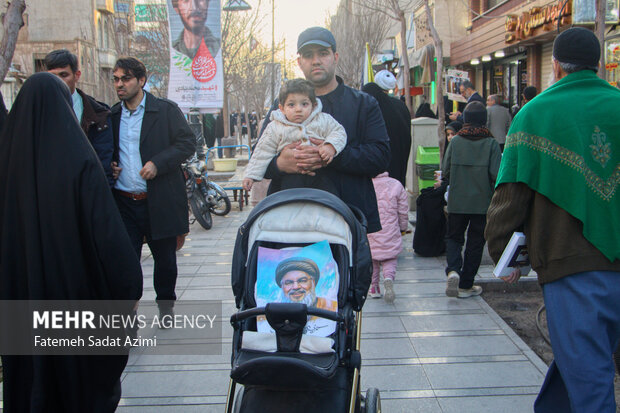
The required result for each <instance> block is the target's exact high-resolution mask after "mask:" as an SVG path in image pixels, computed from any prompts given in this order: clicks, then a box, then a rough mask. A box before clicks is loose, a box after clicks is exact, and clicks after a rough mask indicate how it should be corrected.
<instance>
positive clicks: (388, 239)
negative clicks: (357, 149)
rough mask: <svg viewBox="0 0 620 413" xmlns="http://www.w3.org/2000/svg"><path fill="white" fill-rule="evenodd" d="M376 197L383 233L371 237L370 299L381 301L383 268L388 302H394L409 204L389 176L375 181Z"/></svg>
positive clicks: (401, 188)
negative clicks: (398, 264) (381, 273)
mask: <svg viewBox="0 0 620 413" xmlns="http://www.w3.org/2000/svg"><path fill="white" fill-rule="evenodd" d="M372 183H373V185H374V186H375V192H376V194H377V205H378V207H379V216H380V218H381V227H382V229H381V231H379V232H375V233H372V234H368V241H369V242H370V252H371V254H372V283H371V285H370V292H369V295H370V297H372V298H379V297H381V290H380V289H379V272H380V270H381V267H383V278H384V281H383V287H384V288H385V296H384V298H385V301H386V302H388V303H392V302H394V298H395V294H394V276H395V275H396V264H397V260H398V254H400V252H401V251H402V250H403V243H402V239H401V232H402V231H406V230H407V224H408V217H409V215H408V212H409V202H408V199H407V192H406V191H405V188H403V186H402V184H401V183H400V182H399V181H397V180H396V179H394V178H390V177H389V176H388V173H387V172H384V173H382V174H379V175H377V176H376V177H375V178H373V180H372Z"/></svg>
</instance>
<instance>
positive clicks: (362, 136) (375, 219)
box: [261, 27, 390, 232]
mask: <svg viewBox="0 0 620 413" xmlns="http://www.w3.org/2000/svg"><path fill="white" fill-rule="evenodd" d="M297 53H299V57H298V59H297V63H298V64H299V68H300V69H301V70H302V72H303V73H304V76H305V77H306V79H307V80H309V81H310V82H312V84H313V85H314V87H315V92H316V95H317V97H318V98H320V99H321V103H322V104H323V112H325V113H328V114H330V115H331V116H333V117H334V118H335V119H336V120H337V121H338V122H339V123H340V124H341V125H342V126H344V128H345V130H346V132H347V145H346V147H345V148H344V150H343V151H342V152H341V153H340V154H339V155H338V156H337V157H335V158H334V159H333V161H332V162H331V163H330V164H329V165H326V163H325V162H323V161H322V159H321V157H320V156H319V154H318V147H317V146H308V145H303V146H302V145H299V144H291V145H289V146H288V147H286V148H285V149H283V150H282V152H281V153H280V154H279V155H277V156H276V157H275V158H274V159H273V161H272V162H271V164H270V165H269V168H268V169H267V173H266V174H265V177H266V178H271V179H272V180H273V181H272V182H271V185H270V187H269V193H273V192H276V191H277V190H279V179H280V178H281V176H282V174H284V173H288V174H294V173H310V174H312V173H313V172H312V171H315V170H317V169H319V168H326V172H327V175H328V176H329V177H330V178H331V180H332V181H333V182H334V183H335V184H336V186H337V187H338V189H339V192H340V194H341V198H342V200H343V201H345V202H347V203H349V204H352V205H354V206H356V207H358V208H359V209H360V210H361V211H362V212H363V213H364V215H365V216H366V219H367V220H368V232H376V231H379V230H380V229H381V223H380V221H379V211H378V209H377V198H376V196H375V190H374V187H373V185H372V178H373V177H375V176H377V175H378V174H379V173H381V172H384V171H385V170H387V167H388V164H389V161H390V146H389V138H388V135H387V131H386V129H385V123H384V121H383V117H382V116H381V111H380V109H379V105H378V104H377V101H376V100H375V99H374V98H372V97H370V96H369V95H367V94H365V93H362V92H359V91H357V90H355V89H352V88H350V87H348V86H345V85H344V83H343V81H342V79H341V78H340V77H338V76H336V64H337V63H338V53H337V52H336V40H335V39H334V36H333V35H332V33H331V32H330V31H329V30H327V29H324V28H322V27H311V28H309V29H306V30H304V31H303V32H302V33H301V34H300V35H299V38H298V39H297ZM277 107H278V106H277V104H276V105H274V106H273V107H272V110H275V109H277ZM266 119H267V121H265V123H264V125H263V130H264V128H265V127H266V126H267V124H268V119H269V114H268V115H267V117H266ZM261 132H262V131H261ZM310 140H311V141H312V142H313V143H314V144H315V145H318V144H320V143H321V141H318V140H315V139H313V138H310Z"/></svg>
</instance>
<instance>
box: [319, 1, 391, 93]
mask: <svg viewBox="0 0 620 413" xmlns="http://www.w3.org/2000/svg"><path fill="white" fill-rule="evenodd" d="M389 22H390V20H389V18H388V17H387V16H386V15H385V14H379V13H370V12H366V13H364V14H359V13H357V14H356V13H353V11H352V10H351V9H347V8H346V7H345V6H344V5H343V4H341V5H340V6H339V7H338V10H337V11H336V14H335V15H333V16H331V19H330V21H329V22H328V24H327V27H328V29H329V30H330V31H331V32H332V33H333V34H334V37H335V38H336V44H337V45H338V55H339V59H338V66H337V70H338V74H339V75H340V76H342V78H343V80H344V82H345V83H346V84H347V85H349V86H351V87H354V88H358V89H359V88H360V86H361V85H360V80H361V74H362V64H363V63H362V60H363V58H364V53H365V51H366V42H368V44H369V48H370V53H371V54H374V53H377V52H378V51H379V47H380V46H381V44H382V43H383V42H384V41H385V38H386V36H387V34H388V32H389V29H390V26H389Z"/></svg>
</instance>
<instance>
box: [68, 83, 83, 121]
mask: <svg viewBox="0 0 620 413" xmlns="http://www.w3.org/2000/svg"><path fill="white" fill-rule="evenodd" d="M71 99H72V100H73V111H74V112H75V117H76V118H77V120H78V123H80V122H82V114H83V113H84V102H83V101H82V96H80V94H79V93H78V91H77V89H75V92H73V94H72V95H71Z"/></svg>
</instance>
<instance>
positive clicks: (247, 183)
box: [241, 178, 254, 191]
mask: <svg viewBox="0 0 620 413" xmlns="http://www.w3.org/2000/svg"><path fill="white" fill-rule="evenodd" d="M253 184H254V180H253V179H252V178H243V182H242V184H241V186H242V187H243V189H245V190H246V191H250V190H251V189H252V185H253Z"/></svg>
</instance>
